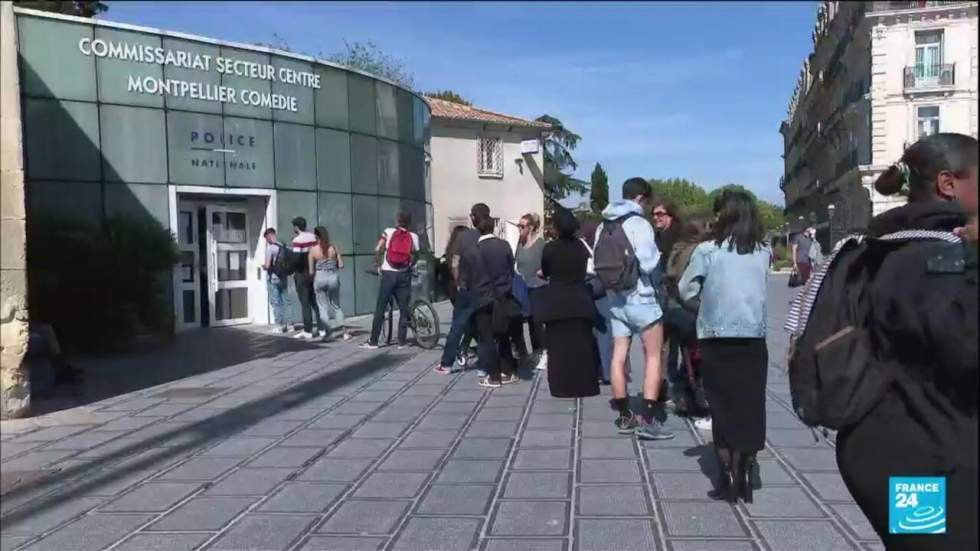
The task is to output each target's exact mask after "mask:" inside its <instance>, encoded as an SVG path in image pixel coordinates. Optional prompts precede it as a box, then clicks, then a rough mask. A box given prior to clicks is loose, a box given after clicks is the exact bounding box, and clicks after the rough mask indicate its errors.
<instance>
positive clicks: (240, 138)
mask: <svg viewBox="0 0 980 551" xmlns="http://www.w3.org/2000/svg"><path fill="white" fill-rule="evenodd" d="M17 28H18V41H19V48H20V73H21V97H22V106H23V111H24V118H23V121H24V149H25V151H24V153H25V159H26V167H27V171H26V184H25V185H26V188H27V189H26V193H27V198H28V218H29V220H30V217H31V216H34V215H36V214H38V213H44V212H57V213H61V214H71V215H74V216H78V217H83V218H87V219H92V220H99V219H101V218H103V217H105V216H107V215H111V214H113V213H115V212H126V213H128V214H131V215H139V216H148V217H152V218H154V219H156V220H158V221H159V222H160V223H161V224H163V225H164V226H165V227H168V228H170V225H171V222H170V220H171V219H172V218H173V216H172V215H173V212H174V209H175V208H176V205H174V204H171V203H173V201H174V199H173V197H174V189H176V190H177V192H178V193H181V192H180V189H181V188H180V187H179V186H198V187H206V188H235V189H239V190H248V189H265V190H274V196H275V198H276V205H277V209H276V214H275V217H276V218H277V219H275V220H270V221H267V222H268V224H270V225H273V226H275V227H276V228H278V229H279V233H280V235H281V236H282V237H284V238H288V237H289V236H290V235H291V223H290V221H291V220H292V219H293V218H294V217H295V216H304V217H306V219H307V220H308V221H310V223H311V224H310V225H311V226H313V225H316V224H319V225H323V226H325V227H326V228H327V229H328V230H329V231H330V233H331V237H332V239H333V241H334V242H335V243H336V244H337V245H338V247H339V248H340V250H341V251H342V252H343V253H344V254H345V256H346V257H347V260H348V262H347V265H346V267H345V271H344V274H343V291H342V306H343V307H344V309H345V312H348V313H367V312H370V311H372V310H373V307H374V296H375V292H376V288H377V278H376V277H373V276H370V275H368V274H366V273H365V270H366V268H367V267H368V266H370V265H371V264H372V262H373V260H372V256H371V255H372V252H373V247H374V244H375V241H376V240H377V237H378V235H379V233H380V230H381V229H382V228H383V227H384V226H386V225H390V223H391V221H392V220H393V218H394V215H395V212H396V211H397V210H399V209H406V210H408V211H410V212H411V213H412V214H413V220H414V224H413V225H414V226H415V229H416V231H418V232H419V234H420V236H422V238H423V242H425V241H427V238H426V235H427V234H428V235H431V229H428V228H430V226H431V221H430V220H431V212H432V208H431V194H430V192H429V190H428V186H427V183H426V177H425V172H426V165H425V150H426V148H427V147H428V136H429V108H428V106H427V105H426V104H425V102H424V101H423V100H422V99H421V98H420V97H418V96H417V95H415V94H413V93H411V92H409V91H407V90H404V89H402V88H399V87H396V86H393V85H391V84H388V83H386V82H383V81H380V80H376V79H373V78H371V77H368V76H365V75H362V74H358V73H354V72H351V71H346V70H344V69H340V68H337V67H334V66H331V65H326V64H321V63H317V62H315V61H312V60H304V59H299V58H296V57H291V56H287V55H276V54H270V53H266V52H263V51H258V49H255V50H253V49H248V48H239V47H231V46H228V45H224V44H220V43H215V42H211V41H207V40H206V39H200V40H194V39H190V38H185V37H183V36H180V37H178V36H171V35H169V34H167V33H159V32H152V31H143V30H130V29H124V28H117V27H116V26H113V25H112V24H105V23H101V22H94V21H93V22H81V21H75V20H68V19H66V18H57V17H45V16H40V15H34V14H27V13H19V14H18V16H17ZM113 47H115V48H116V49H115V51H112V48H113ZM86 52H88V53H86ZM160 52H164V53H170V54H178V55H179V56H180V57H179V58H177V59H176V61H175V62H170V61H166V62H164V63H158V62H156V61H155V60H153V59H149V60H148V59H143V58H140V57H139V55H145V54H153V53H156V54H157V55H159V53H160ZM99 54H105V55H99ZM195 58H196V59H198V60H204V59H207V60H208V63H209V66H208V67H207V69H206V70H205V69H204V68H202V67H201V66H200V65H198V66H196V67H193V66H190V61H189V60H190V59H195ZM219 59H223V60H229V64H230V63H231V62H235V63H237V65H235V66H234V67H235V68H236V70H234V71H233V70H228V71H224V72H223V71H222V70H219V69H220V67H219V65H218V64H219V62H218V60H219ZM251 64H254V65H251ZM241 67H252V68H256V67H259V68H264V67H271V74H272V75H274V77H273V78H261V77H256V76H255V75H254V74H253V75H249V74H238V73H239V71H238V70H237V69H239V68H241ZM245 72H247V71H245ZM302 74H309V75H315V76H316V78H317V79H318V81H317V82H316V86H313V85H310V84H309V82H307V83H306V84H305V85H304V83H303V82H290V81H291V80H292V79H291V77H290V76H291V75H302ZM168 82H169V83H173V84H172V85H173V86H174V93H167V92H164V93H151V85H158V84H160V83H164V84H165V83H168ZM179 83H192V84H191V86H194V87H196V88H195V89H196V90H197V92H198V93H196V94H195V93H193V90H191V91H190V92H188V90H187V87H186V86H185V90H184V91H183V93H178V92H176V90H177V87H178V86H180V84H179ZM141 84H142V86H143V90H142V93H141V92H140V91H139V86H140V85H141ZM134 86H136V88H134ZM221 87H223V88H221ZM219 88H221V89H224V90H226V91H227V90H233V91H235V93H236V98H235V99H237V101H220V99H218V100H216V99H217V98H216V97H207V96H208V93H210V92H209V91H211V92H213V91H216V90H218V89H219ZM270 95H271V96H272V97H282V98H288V102H291V103H288V104H287V107H286V108H282V107H281V106H279V107H278V108H277V106H275V105H272V106H271V107H270V105H269V104H268V102H265V101H258V98H268V97H269V96H270ZM246 96H248V98H246ZM246 99H251V100H254V101H246ZM255 103H258V105H255ZM290 106H292V107H293V108H290ZM175 186H177V187H175ZM170 229H171V230H172V231H175V232H176V228H170ZM28 238H29V237H28ZM294 306H295V300H294ZM293 318H294V319H295V318H296V315H295V313H294V314H293Z"/></svg>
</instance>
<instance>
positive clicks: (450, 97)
mask: <svg viewBox="0 0 980 551" xmlns="http://www.w3.org/2000/svg"><path fill="white" fill-rule="evenodd" d="M423 95H424V96H428V97H430V98H435V99H441V100H444V101H451V102H453V103H458V104H460V105H473V103H472V102H470V100H468V99H466V98H464V97H463V96H461V95H459V94H458V93H456V92H454V91H452V90H437V91H435V92H426V93H424V94H423Z"/></svg>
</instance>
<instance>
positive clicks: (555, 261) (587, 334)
mask: <svg viewBox="0 0 980 551" xmlns="http://www.w3.org/2000/svg"><path fill="white" fill-rule="evenodd" d="M554 225H555V230H556V231H557V234H558V238H557V239H555V240H554V241H552V242H550V243H548V244H547V245H545V248H544V253H543V255H542V258H541V273H542V275H543V276H544V278H545V279H546V280H548V285H546V286H545V287H543V288H542V291H540V293H541V300H540V301H538V302H537V303H536V304H534V308H535V312H534V317H535V318H538V317H539V316H540V319H541V321H543V322H544V324H545V342H546V346H547V348H548V386H549V387H550V389H551V395H552V396H555V397H556V398H583V397H586V396H595V395H597V394H599V381H598V377H597V373H598V372H599V365H598V363H597V358H598V357H599V356H598V353H597V351H596V343H595V338H594V337H593V335H592V325H593V323H594V321H595V317H596V310H595V304H594V303H593V302H592V294H591V293H590V291H589V288H588V287H587V286H586V284H585V276H586V266H587V265H588V261H589V250H588V249H587V248H586V246H585V245H584V244H583V243H582V241H581V240H580V239H578V237H576V232H577V231H578V228H579V224H578V220H576V219H575V216H574V215H573V214H572V213H571V212H570V211H568V210H566V209H562V208H560V207H559V209H558V211H557V212H556V213H555V217H554Z"/></svg>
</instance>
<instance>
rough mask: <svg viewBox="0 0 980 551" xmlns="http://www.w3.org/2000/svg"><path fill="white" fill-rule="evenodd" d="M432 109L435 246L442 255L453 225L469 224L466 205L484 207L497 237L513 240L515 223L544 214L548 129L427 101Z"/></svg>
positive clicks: (534, 122)
mask: <svg viewBox="0 0 980 551" xmlns="http://www.w3.org/2000/svg"><path fill="white" fill-rule="evenodd" d="M427 101H428V102H429V106H430V107H431V109H432V121H431V125H430V126H431V129H432V137H431V141H430V143H431V157H430V158H429V159H428V161H429V178H430V185H431V193H432V207H433V217H432V220H433V224H434V228H433V229H434V234H435V237H434V242H433V248H432V250H433V251H434V252H435V254H436V255H441V254H443V252H444V251H445V249H446V244H447V243H448V241H449V235H450V234H451V233H452V230H453V228H454V227H456V226H459V225H468V224H469V212H470V207H471V206H472V205H473V204H474V203H481V202H482V203H486V204H487V205H488V206H489V207H490V212H491V213H492V215H493V216H494V217H495V218H497V219H498V220H499V221H498V225H497V228H498V234H499V235H500V236H501V237H504V238H506V239H507V240H508V241H509V242H510V243H511V244H512V245H515V244H516V242H517V226H516V224H517V222H518V220H519V219H520V217H521V216H522V215H524V214H525V213H527V212H536V213H538V214H541V213H542V212H543V210H544V193H543V192H542V189H543V187H542V186H543V182H542V175H543V170H544V163H543V157H542V147H541V137H542V133H543V132H545V131H546V130H547V129H548V128H549V125H547V124H545V123H541V122H537V121H531V120H527V119H522V118H519V117H514V116H511V115H504V114H500V113H494V112H492V111H487V110H486V109H480V108H477V107H473V106H467V105H461V104H458V103H452V102H449V101H445V100H440V99H434V98H427Z"/></svg>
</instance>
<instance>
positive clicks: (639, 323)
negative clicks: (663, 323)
mask: <svg viewBox="0 0 980 551" xmlns="http://www.w3.org/2000/svg"><path fill="white" fill-rule="evenodd" d="M661 318H663V311H662V310H661V309H660V305H659V304H657V303H656V302H651V303H650V304H617V305H615V306H610V308H609V325H610V326H612V336H613V337H632V336H633V335H638V334H640V333H642V332H643V330H644V329H646V328H647V327H650V326H651V325H654V324H656V323H658V322H659V321H660V320H661Z"/></svg>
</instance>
